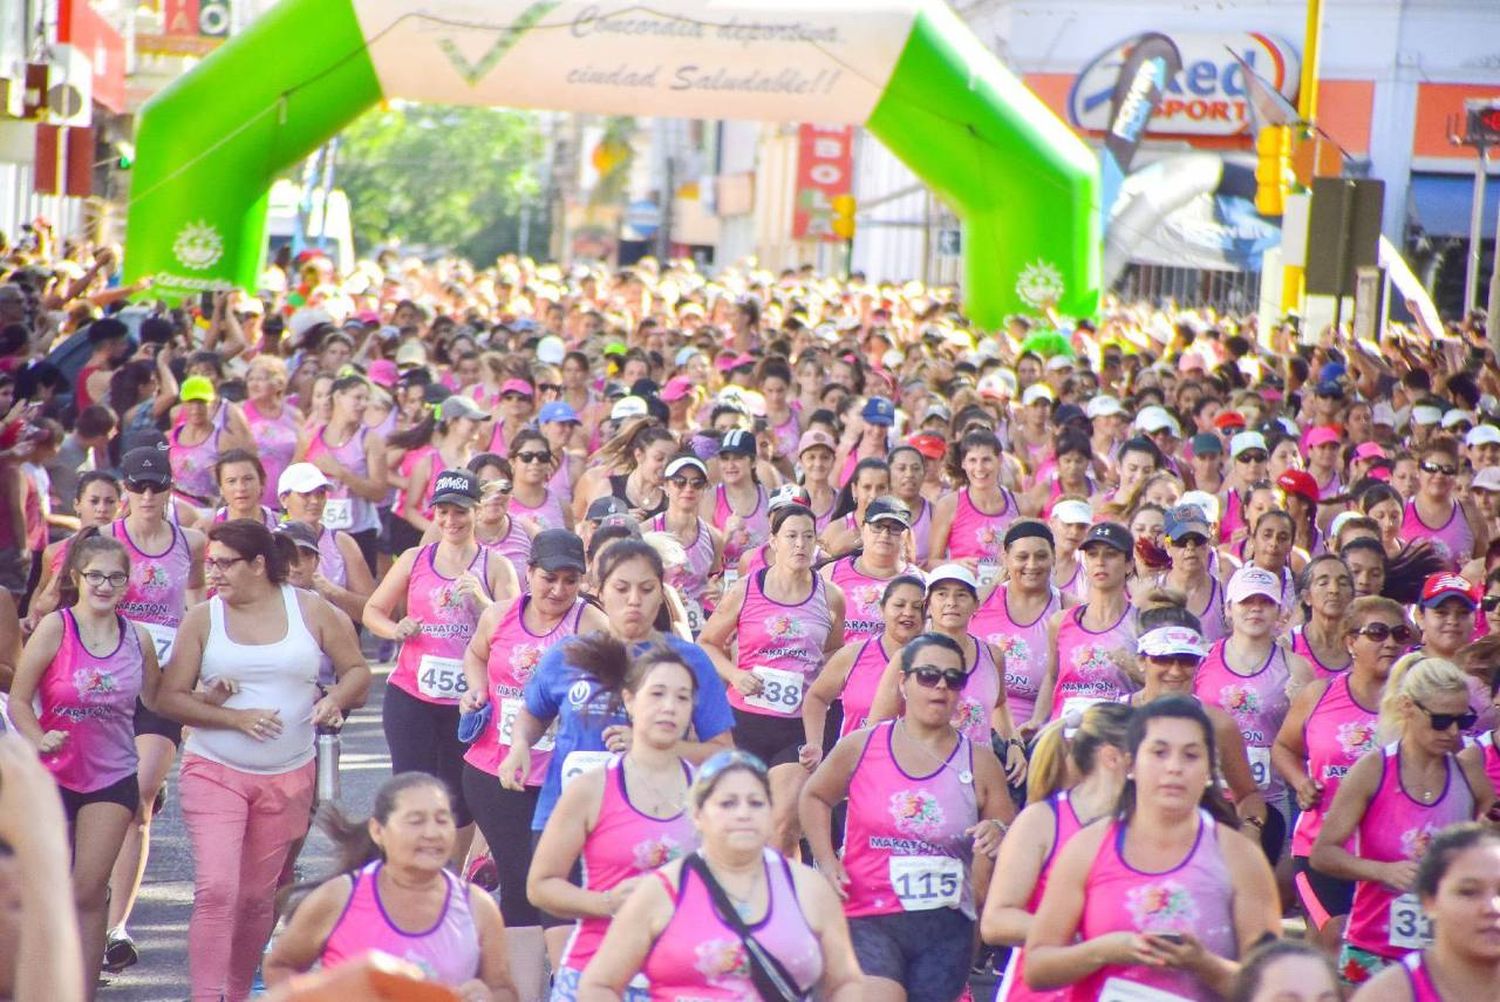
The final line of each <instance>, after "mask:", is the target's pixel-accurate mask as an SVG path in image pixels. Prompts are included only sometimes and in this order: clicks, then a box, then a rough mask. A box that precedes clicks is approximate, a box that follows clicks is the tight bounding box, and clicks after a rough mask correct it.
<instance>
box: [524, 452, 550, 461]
mask: <svg viewBox="0 0 1500 1002" xmlns="http://www.w3.org/2000/svg"><path fill="white" fill-rule="evenodd" d="M516 461H517V462H520V463H550V462H552V453H550V452H518V453H516Z"/></svg>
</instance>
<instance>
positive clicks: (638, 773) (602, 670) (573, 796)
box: [526, 634, 698, 1002]
mask: <svg viewBox="0 0 1500 1002" xmlns="http://www.w3.org/2000/svg"><path fill="white" fill-rule="evenodd" d="M573 657H574V659H575V661H576V662H577V663H579V664H583V665H589V664H592V668H591V669H590V671H591V672H592V674H593V675H594V676H595V677H597V678H602V679H612V680H614V684H615V685H617V686H619V689H620V695H621V701H622V703H623V704H624V706H625V710H626V713H627V714H629V716H630V732H631V741H630V747H629V749H628V750H626V752H625V753H624V755H621V756H619V757H617V758H614V759H612V760H611V761H610V762H608V763H607V764H606V765H605V766H604V768H602V769H592V770H590V771H588V772H586V773H584V774H582V775H581V776H579V777H578V779H577V780H576V781H575V782H573V783H571V784H570V785H569V786H568V787H567V789H565V790H563V794H562V797H561V798H560V799H559V800H558V802H557V807H556V809H555V810H553V812H552V817H551V818H549V819H548V821H547V827H546V830H544V831H543V832H542V836H541V839H540V840H539V841H538V842H537V846H536V853H535V855H534V856H533V857H532V862H531V871H530V874H529V876H528V877H527V881H526V890H527V896H528V897H529V898H530V900H531V901H533V902H534V903H535V904H536V906H537V907H538V908H543V909H545V910H546V911H547V912H548V913H549V914H551V915H558V916H561V917H563V918H569V919H575V920H576V924H575V925H574V927H573V934H572V935H571V936H570V937H569V939H568V945H567V949H566V951H565V952H564V954H563V958H562V964H561V966H560V967H559V968H558V969H557V971H556V972H555V973H554V975H553V978H552V996H551V997H552V1000H553V1002H574V1000H576V999H577V998H578V981H579V978H580V977H581V976H582V974H583V969H584V968H585V967H586V966H587V965H588V962H589V961H590V960H592V959H593V956H594V954H595V952H597V951H598V949H599V944H600V943H601V942H602V941H603V939H604V934H605V932H606V931H607V930H608V929H609V925H610V920H611V918H612V917H613V916H614V915H615V913H616V912H617V911H618V910H619V908H620V906H621V905H623V904H624V903H625V900H626V898H628V897H629V896H630V892H631V891H632V890H634V889H635V887H636V885H638V884H639V883H641V881H642V880H643V879H645V878H647V877H648V876H649V874H650V873H651V871H653V870H655V869H657V868H659V867H661V866H663V865H665V864H667V863H669V862H671V861H672V860H674V859H678V858H680V857H681V856H683V855H685V854H686V853H689V852H691V851H693V849H695V848H696V847H697V844H698V833H697V832H696V831H695V830H694V828H693V822H692V819H691V818H690V817H689V816H688V811H687V801H688V788H689V787H690V786H691V785H692V781H693V774H692V767H691V766H690V765H689V764H688V763H687V762H686V761H684V760H683V759H682V758H680V757H679V756H678V754H677V744H678V742H679V741H681V740H682V739H683V738H684V737H685V736H686V735H687V729H688V725H689V723H690V722H691V720H692V711H693V697H694V695H695V690H696V686H697V677H696V676H695V675H694V674H693V671H692V669H691V668H689V667H688V666H687V665H686V664H684V663H683V662H682V661H681V660H680V659H679V658H678V657H677V656H676V655H675V654H673V653H672V652H670V651H666V650H660V649H658V650H654V651H653V650H649V649H648V650H647V651H646V653H644V654H642V655H641V656H640V657H638V658H635V659H631V658H630V656H629V654H628V652H627V651H626V649H625V646H624V645H623V644H621V643H620V642H619V641H618V640H615V639H614V638H612V637H608V636H607V635H602V634H601V635H598V636H595V637H593V638H591V639H590V640H588V641H586V642H584V643H583V644H580V645H577V646H575V648H574V653H573ZM579 865H581V867H582V874H583V882H582V885H581V886H580V885H579V884H575V883H574V882H573V881H572V880H570V879H569V874H570V873H571V872H572V871H573V869H574V867H575V866H579ZM626 997H627V998H636V999H644V998H645V997H646V993H645V992H643V991H641V990H639V989H630V990H628V991H627V992H626Z"/></svg>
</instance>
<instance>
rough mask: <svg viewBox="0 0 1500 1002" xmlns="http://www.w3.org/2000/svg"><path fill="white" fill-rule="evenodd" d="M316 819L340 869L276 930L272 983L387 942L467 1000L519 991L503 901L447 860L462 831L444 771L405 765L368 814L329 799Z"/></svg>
mask: <svg viewBox="0 0 1500 1002" xmlns="http://www.w3.org/2000/svg"><path fill="white" fill-rule="evenodd" d="M319 823H320V824H321V826H322V827H323V828H324V829H325V830H326V831H327V832H328V834H329V836H330V837H331V838H332V839H333V841H334V844H335V845H336V846H337V847H338V850H339V855H340V857H341V860H340V864H341V865H340V867H339V868H340V870H342V871H343V872H342V873H341V874H340V875H339V876H337V877H334V878H333V879H332V880H330V881H328V882H327V883H325V884H322V885H321V886H319V887H318V888H317V889H316V890H314V891H313V892H312V893H311V894H309V895H308V896H307V898H306V899H305V900H304V901H303V902H302V903H301V904H300V905H298V906H297V910H296V911H295V912H294V913H293V914H292V917H291V920H290V921H289V922H288V923H287V925H286V928H284V929H282V931H281V933H280V934H279V935H277V937H276V942H275V943H274V944H273V945H272V947H271V952H270V953H269V954H268V955H267V956H266V961H265V976H266V984H267V985H268V986H275V985H279V984H283V983H284V982H286V981H288V980H289V979H290V978H292V976H294V975H296V974H300V973H302V972H303V971H307V970H311V969H312V968H313V966H314V965H319V966H321V967H323V968H324V969H329V968H336V967H338V966H339V965H341V964H347V963H350V962H351V961H354V960H356V959H358V958H360V957H363V956H365V955H366V954H367V953H368V952H369V951H371V950H380V951H382V952H384V953H388V954H391V955H392V956H394V957H397V958H400V959H401V960H404V961H407V962H409V963H413V964H415V965H416V966H417V967H419V968H421V970H422V972H423V974H424V975H426V980H428V981H431V982H434V983H436V984H438V985H444V986H446V987H448V988H450V989H452V990H453V992H454V993H455V997H456V998H458V999H459V1000H460V1002H490V1000H491V999H496V998H515V997H516V986H515V983H514V982H513V981H512V980H511V976H510V970H509V967H508V963H507V950H506V941H507V930H506V928H505V921H504V919H502V918H501V916H500V911H499V909H498V908H497V907H496V906H495V902H494V901H493V899H491V898H490V896H489V895H488V894H487V893H485V892H484V891H483V890H481V889H480V888H478V887H475V886H474V885H472V884H469V883H466V882H464V881H461V880H459V879H458V878H457V877H455V876H454V875H453V874H451V873H449V872H448V870H447V869H446V867H445V866H444V864H445V863H446V861H447V860H448V859H449V857H450V856H451V855H452V851H453V844H454V843H455V842H456V841H457V833H456V828H455V825H454V820H453V808H452V805H451V804H450V803H449V798H448V791H447V790H446V789H445V788H444V787H443V784H442V782H441V781H440V780H437V779H434V778H433V777H432V776H429V775H427V774H426V773H422V772H406V773H399V774H397V775H395V776H392V777H391V778H390V779H387V780H386V781H385V782H384V783H382V784H381V785H380V789H378V790H376V791H375V805H374V810H373V811H372V812H371V814H370V818H369V820H368V821H364V822H359V821H354V820H351V819H349V818H346V817H344V815H343V814H341V813H340V812H339V810H338V808H336V807H334V806H333V805H328V806H327V807H325V808H324V810H323V812H322V813H321V814H320V815H319Z"/></svg>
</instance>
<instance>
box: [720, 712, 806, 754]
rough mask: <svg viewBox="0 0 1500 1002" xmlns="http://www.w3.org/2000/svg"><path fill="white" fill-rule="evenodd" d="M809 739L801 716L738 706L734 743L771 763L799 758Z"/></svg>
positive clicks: (735, 717)
mask: <svg viewBox="0 0 1500 1002" xmlns="http://www.w3.org/2000/svg"><path fill="white" fill-rule="evenodd" d="M806 741H807V732H806V731H805V730H804V729H803V727H802V718H801V717H772V716H768V715H766V714H764V713H747V712H745V711H744V710H741V709H739V708H738V707H735V708H734V746H735V747H736V748H738V749H739V750H740V751H747V752H749V753H750V754H752V755H754V756H755V757H756V758H758V759H760V760H761V761H762V762H764V763H765V764H766V765H768V766H773V765H786V764H788V763H791V762H795V761H797V753H798V752H799V751H801V749H802V745H803V743H804V742H806Z"/></svg>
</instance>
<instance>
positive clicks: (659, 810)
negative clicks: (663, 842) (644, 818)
mask: <svg viewBox="0 0 1500 1002" xmlns="http://www.w3.org/2000/svg"><path fill="white" fill-rule="evenodd" d="M626 764H627V766H630V767H633V769H634V773H635V789H636V791H637V792H639V793H641V794H643V796H642V798H641V799H642V800H646V801H648V802H647V803H644V804H637V803H636V801H635V799H634V798H631V804H632V805H633V806H636V807H637V808H638V809H640V810H642V811H644V812H645V813H646V814H649V815H651V816H652V817H653V818H655V819H656V820H658V821H665V820H667V819H668V818H672V817H676V816H677V815H678V814H681V813H682V809H683V794H684V793H685V792H686V787H685V786H683V785H681V784H678V785H677V786H676V787H675V788H674V789H671V790H663V789H662V788H661V787H659V786H657V785H656V784H655V783H652V782H650V781H648V779H647V773H646V768H645V766H643V765H641V764H639V763H631V762H629V760H628V759H627V761H626ZM676 773H677V776H679V777H680V776H681V774H682V771H681V768H680V767H679V768H678V769H677V770H676ZM629 778H630V774H629V773H628V772H627V774H626V779H627V782H628V781H629Z"/></svg>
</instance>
